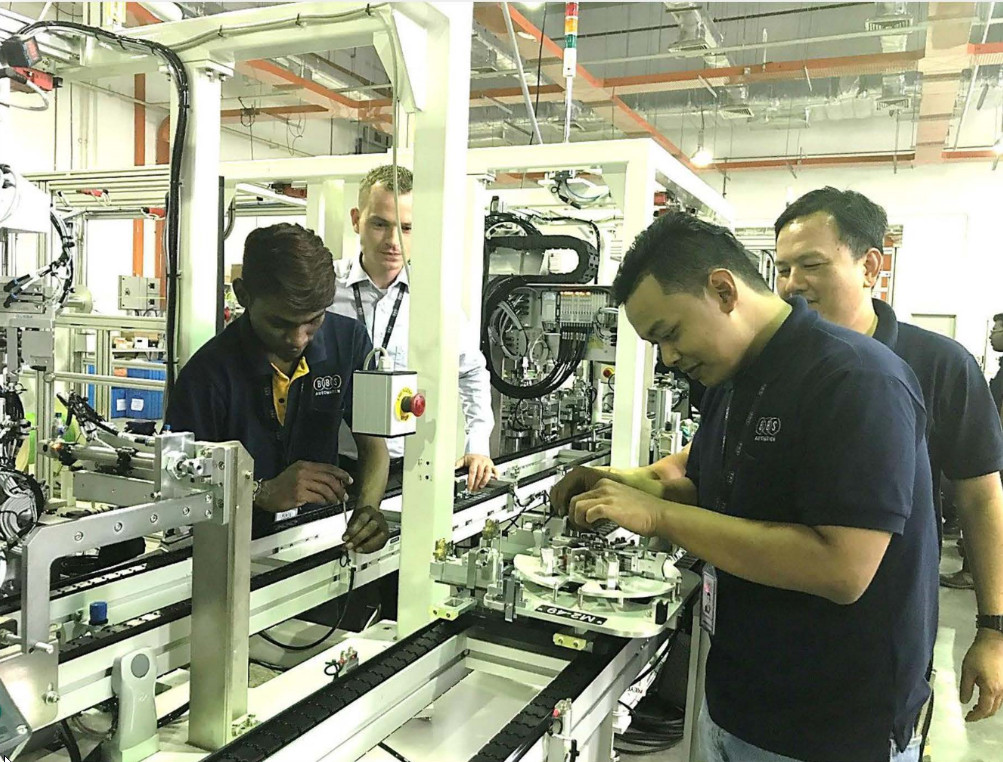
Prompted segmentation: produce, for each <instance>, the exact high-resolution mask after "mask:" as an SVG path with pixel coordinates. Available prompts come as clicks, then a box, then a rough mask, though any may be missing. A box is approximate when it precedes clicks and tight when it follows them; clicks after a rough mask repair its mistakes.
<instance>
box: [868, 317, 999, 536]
mask: <svg viewBox="0 0 1003 762" xmlns="http://www.w3.org/2000/svg"><path fill="white" fill-rule="evenodd" d="M873 301H874V311H875V312H876V313H877V316H878V327H877V329H876V330H875V331H874V338H875V339H877V340H878V341H880V342H881V343H882V344H884V345H885V346H886V347H888V348H889V349H891V350H892V351H893V352H895V354H897V355H898V356H899V357H901V358H902V359H903V360H905V361H906V363H908V365H909V367H910V368H912V370H913V372H914V373H915V374H916V378H918V379H919V385H920V388H921V389H922V390H923V401H924V403H925V405H926V412H927V420H926V442H927V447H928V448H929V450H930V468H931V470H932V472H933V498H934V505H935V506H936V509H937V531H938V533H940V532H941V531H942V529H943V527H942V521H941V516H942V512H941V494H940V479H941V474H943V475H944V476H946V477H947V478H948V479H951V480H957V479H973V478H975V477H977V476H985V475H986V474H991V473H995V472H997V471H1000V470H1001V469H1003V427H1001V426H1000V415H999V403H998V402H994V401H993V394H992V392H991V391H990V387H989V385H988V384H987V383H986V377H985V376H984V375H982V369H981V368H979V364H978V363H977V362H976V361H975V358H974V357H972V355H971V353H970V352H969V351H968V350H967V349H965V348H964V347H963V346H961V344H959V343H958V342H956V341H955V340H954V339H950V338H948V337H946V336H941V335H940V334H938V333H933V331H927V330H925V329H923V328H920V327H919V326H915V325H910V324H909V323H900V322H899V321H898V319H897V318H896V317H895V312H894V310H892V308H891V307H889V306H888V305H887V304H885V303H884V302H882V301H880V300H879V299H875V300H873ZM993 381H994V382H995V381H996V379H993Z"/></svg>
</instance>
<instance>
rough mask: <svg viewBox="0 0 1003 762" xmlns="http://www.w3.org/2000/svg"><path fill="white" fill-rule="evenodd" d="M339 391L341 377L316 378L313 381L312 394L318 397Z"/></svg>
mask: <svg viewBox="0 0 1003 762" xmlns="http://www.w3.org/2000/svg"><path fill="white" fill-rule="evenodd" d="M340 391H341V376H318V377H317V378H315V379H314V380H313V393H314V394H315V395H317V396H318V397H325V396H327V395H329V394H337V393H338V392H340Z"/></svg>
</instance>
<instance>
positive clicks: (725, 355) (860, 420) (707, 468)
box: [553, 213, 937, 762]
mask: <svg viewBox="0 0 1003 762" xmlns="http://www.w3.org/2000/svg"><path fill="white" fill-rule="evenodd" d="M613 289H614V296H615V298H616V299H617V301H618V302H619V303H621V304H624V306H625V308H626V313H627V317H628V319H629V320H630V322H631V324H632V325H633V326H634V328H635V329H636V330H637V332H638V334H639V335H640V336H641V337H642V338H644V339H646V340H647V341H650V342H652V343H654V344H657V345H658V346H659V347H660V349H661V352H662V358H663V361H664V362H666V363H667V364H670V365H675V366H676V367H679V368H680V369H681V370H683V371H684V372H686V373H687V375H689V376H690V377H691V378H695V379H696V380H698V381H700V382H701V383H703V384H704V385H706V386H707V387H709V388H708V391H707V394H706V396H705V398H704V402H703V407H702V423H701V427H700V429H699V431H698V433H697V435H696V437H695V439H694V441H693V445H692V448H691V451H690V456H689V461H688V464H687V475H686V478H685V479H683V480H681V481H679V482H676V483H674V484H673V485H670V490H669V491H667V492H663V493H662V494H665V495H671V496H672V497H673V498H674V499H673V500H666V499H662V498H660V497H656V496H654V495H652V494H650V493H648V492H645V491H642V490H639V489H635V488H634V487H630V486H627V485H625V484H621V483H620V482H617V481H614V480H612V479H605V478H603V479H599V480H598V481H594V482H593V484H592V485H591V489H589V490H588V491H582V488H581V479H580V478H579V477H576V476H575V475H574V474H570V475H569V476H568V477H566V482H567V483H568V484H570V485H571V486H572V489H568V488H567V487H566V486H562V485H558V486H557V487H556V488H555V490H554V495H553V499H554V501H555V503H556V507H557V508H558V509H559V510H560V509H562V508H566V509H568V510H569V511H570V514H571V516H572V519H573V520H574V521H575V522H576V523H578V524H591V523H594V522H595V521H599V520H601V519H612V520H613V521H615V522H617V523H618V524H620V525H621V526H623V527H626V528H627V529H630V530H632V531H634V532H637V533H639V534H642V535H645V536H659V537H663V538H665V539H667V540H669V541H671V542H674V543H676V544H679V545H682V546H683V547H685V548H687V549H688V550H689V551H691V552H692V553H694V554H696V555H697V556H699V557H700V558H703V559H705V560H706V561H707V562H709V564H712V565H713V567H716V577H714V578H713V579H711V578H708V580H707V588H708V590H709V591H710V593H711V594H710V595H709V596H708V598H709V600H708V604H709V609H708V610H709V611H710V612H711V614H710V615H708V616H707V617H706V622H705V624H706V626H707V629H708V630H710V631H711V632H712V635H711V637H712V646H711V650H710V654H709V657H708V662H707V682H706V694H707V707H706V708H707V710H708V711H705V712H703V713H702V718H701V735H702V739H703V751H704V753H705V754H706V756H707V758H708V760H710V762H723V760H768V761H770V762H784V761H788V762H789V761H790V760H805V761H806V762H846V761H847V760H853V761H854V762H878V761H879V760H881V762H886V761H887V760H895V761H896V762H903V761H905V760H909V761H910V762H912V761H914V760H917V759H918V755H919V737H918V735H915V729H916V721H917V717H918V715H919V712H920V710H921V708H922V707H923V705H924V703H925V702H926V700H927V698H928V696H929V692H930V691H929V686H928V684H927V682H926V679H925V676H926V671H927V667H928V665H929V663H930V659H931V656H932V652H933V641H934V635H935V631H936V617H937V551H936V548H937V534H936V527H935V522H934V509H933V499H932V489H931V477H930V466H929V460H928V458H927V456H926V439H925V429H926V414H925V411H924V408H923V397H922V391H921V390H920V387H919V385H918V383H917V382H916V378H915V376H914V374H913V373H912V372H911V371H910V370H909V368H908V367H907V366H906V365H905V363H904V362H902V360H901V359H899V358H898V357H896V356H895V354H894V353H892V352H891V351H889V350H888V349H887V348H886V347H883V346H881V345H880V344H878V343H877V342H875V341H872V340H870V339H868V338H867V337H865V336H861V335H860V334H858V333H855V332H853V331H850V330H847V329H845V328H841V327H839V326H835V325H832V324H831V323H827V322H826V321H824V320H822V319H821V318H820V317H819V316H818V314H817V313H816V312H814V311H812V310H811V309H809V308H808V306H807V304H806V303H805V302H804V300H803V299H799V298H795V299H792V300H791V301H790V302H789V303H788V302H785V301H783V300H782V299H780V297H778V296H776V295H775V294H773V293H772V292H771V291H770V290H769V288H768V287H767V286H766V284H765V283H764V282H763V281H762V279H761V278H760V276H759V274H758V273H757V272H756V270H755V268H754V267H753V266H752V265H751V264H750V262H749V260H748V259H747V256H746V253H745V250H744V249H743V248H742V247H741V245H740V244H739V243H738V242H737V241H736V240H735V238H734V236H733V235H732V234H731V232H730V231H728V230H726V229H725V228H721V227H718V226H715V225H711V224H709V223H706V222H703V221H701V220H699V219H697V218H695V217H692V216H689V215H685V214H681V213H675V214H669V215H664V216H662V217H659V219H658V220H656V221H655V222H654V223H653V224H652V225H651V226H650V227H649V228H648V229H647V230H646V231H645V232H644V233H642V234H641V235H640V236H639V237H638V238H637V240H636V241H635V242H634V244H633V245H632V246H631V249H630V251H629V252H628V253H627V255H626V256H625V257H624V260H623V263H622V265H621V268H620V272H619V274H618V275H617V278H616V281H615V282H614V286H613ZM914 736H915V737H914Z"/></svg>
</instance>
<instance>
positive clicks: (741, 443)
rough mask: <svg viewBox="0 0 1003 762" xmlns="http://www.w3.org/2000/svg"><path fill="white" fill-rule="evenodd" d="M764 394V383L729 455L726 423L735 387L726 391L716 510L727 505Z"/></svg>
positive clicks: (750, 407) (729, 417)
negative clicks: (721, 470) (719, 485)
mask: <svg viewBox="0 0 1003 762" xmlns="http://www.w3.org/2000/svg"><path fill="white" fill-rule="evenodd" d="M764 394H766V384H763V385H762V386H760V387H759V391H758V392H756V397H755V399H753V401H752V405H750V406H749V414H748V415H747V416H745V425H744V426H743V427H742V432H741V434H740V435H739V436H738V443H737V444H736V445H735V450H734V452H732V453H731V454H730V455H729V453H728V423H729V420H730V419H731V403H732V400H733V399H734V396H735V388H734V387H732V388H731V390H729V392H728V404H727V405H726V406H725V408H724V436H723V437H721V465H722V468H723V469H724V479H723V481H722V484H721V489H720V491H719V493H718V499H717V510H718V511H724V510H725V508H727V507H728V502H729V501H730V500H731V493H732V491H733V490H734V489H735V476H736V474H737V473H738V464H739V462H740V461H741V459H742V453H743V452H744V451H745V446H746V444H748V439H749V436H750V435H751V432H752V430H753V426H752V422H753V421H754V420H755V418H756V409H757V408H758V407H759V403H760V402H761V401H762V399H763V395H764Z"/></svg>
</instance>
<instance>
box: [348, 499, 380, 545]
mask: <svg viewBox="0 0 1003 762" xmlns="http://www.w3.org/2000/svg"><path fill="white" fill-rule="evenodd" d="M389 538H390V530H389V529H388V528H387V520H386V518H385V517H384V516H383V514H382V513H380V512H379V511H378V510H377V509H376V508H373V507H372V506H369V505H366V506H362V507H361V508H356V509H355V511H354V512H353V513H352V520H351V521H349V522H348V528H347V529H346V530H345V534H344V535H343V536H342V538H341V540H342V542H344V543H345V547H346V548H348V549H349V550H357V551H359V552H360V553H373V552H374V551H377V550H379V549H380V548H382V547H383V546H384V545H386V544H387V540H388V539H389Z"/></svg>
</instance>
